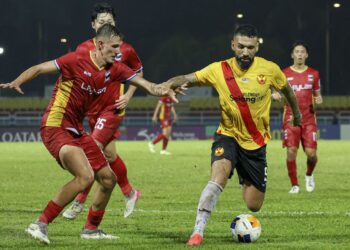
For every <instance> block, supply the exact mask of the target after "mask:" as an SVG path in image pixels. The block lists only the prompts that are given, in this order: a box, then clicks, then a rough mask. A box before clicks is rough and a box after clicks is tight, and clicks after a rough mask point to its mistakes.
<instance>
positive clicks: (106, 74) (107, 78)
mask: <svg viewBox="0 0 350 250" xmlns="http://www.w3.org/2000/svg"><path fill="white" fill-rule="evenodd" d="M110 79H111V72H110V71H106V73H105V82H107V81H108V80H110Z"/></svg>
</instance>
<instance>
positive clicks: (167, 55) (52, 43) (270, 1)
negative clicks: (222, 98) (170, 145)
mask: <svg viewBox="0 0 350 250" xmlns="http://www.w3.org/2000/svg"><path fill="white" fill-rule="evenodd" d="M95 2H96V1H91V0H85V1H78V0H70V1H68V0H61V1H52V0H51V1H50V0H34V1H23V0H0V6H1V8H0V32H1V34H2V36H1V38H0V68H1V74H0V82H8V81H11V80H12V79H13V78H14V77H16V76H17V75H18V74H19V73H20V72H22V71H23V70H24V69H26V68H27V67H29V66H31V65H34V64H37V63H40V62H43V61H47V60H51V59H55V58H57V57H59V56H60V55H62V54H64V53H67V52H68V51H71V50H74V49H75V47H76V45H77V44H79V43H80V42H82V41H85V40H87V39H89V38H91V37H92V36H93V31H92V29H91V27H90V12H91V9H92V6H93V4H94V3H95ZM107 2H109V3H110V4H112V5H113V6H114V7H115V9H116V11H117V24H118V26H119V27H120V29H121V30H122V32H123V33H124V34H125V36H126V40H127V41H128V42H129V43H131V44H132V45H133V46H134V47H135V49H136V50H137V52H138V54H139V56H140V57H141V60H142V62H143V65H144V74H145V78H147V79H149V80H151V81H154V82H162V81H164V80H166V79H168V78H170V77H172V76H175V75H178V74H185V73H190V72H193V71H195V70H198V69H201V68H203V67H204V66H206V65H208V64H209V63H211V62H213V61H219V60H222V59H226V58H228V57H231V56H232V52H231V50H230V40H231V37H232V32H233V30H234V28H235V26H236V25H238V24H240V23H251V24H254V25H255V26H257V28H258V30H259V33H260V37H261V41H262V44H261V47H260V51H259V53H258V55H259V56H262V57H264V58H266V59H269V60H272V61H274V62H276V63H278V64H279V65H280V67H281V68H284V67H286V66H289V65H290V64H291V63H292V62H291V59H290V45H291V44H292V43H293V41H295V40H305V41H306V42H307V43H308V44H309V45H310V48H311V51H310V58H309V60H308V61H307V64H308V65H310V66H312V67H314V68H316V69H318V70H319V71H320V74H321V85H322V95H323V96H324V103H323V104H322V105H320V106H319V107H318V108H317V118H318V124H319V137H320V138H321V139H350V87H349V84H348V81H349V79H348V73H347V72H348V71H349V68H350V63H349V60H348V58H349V50H348V49H347V46H346V43H345V41H349V40H350V32H348V27H349V24H350V2H349V1H345V0H339V1H336V0H334V1H333V0H308V1H302V0H284V1H279V0H265V1H259V0H251V1H244V0H231V1H223V0H221V1H210V0H192V1H186V0H178V1H161V0H154V1H151V2H149V1H126V0H118V1H107ZM56 77H57V76H44V77H39V78H38V79H36V80H34V81H32V82H31V83H29V84H27V85H26V86H25V87H24V92H25V97H19V96H18V95H17V94H16V93H14V92H11V91H9V90H0V141H37V140H40V136H39V133H38V132H39V123H40V120H41V115H42V113H43V110H44V108H45V107H46V105H47V103H48V99H49V98H50V96H51V91H52V87H53V84H54V82H55V79H56ZM215 96H216V93H214V92H213V91H212V90H211V89H210V88H194V89H191V90H190V91H189V93H188V95H187V96H185V97H182V98H181V103H179V104H177V105H176V106H175V107H176V109H177V112H178V115H179V121H178V123H177V125H176V126H175V127H174V131H173V139H175V140H178V139H205V138H210V137H211V136H212V134H213V132H214V130H215V129H216V126H217V124H218V122H219V120H220V113H219V112H218V100H217V98H216V97H215ZM157 100H158V99H157V98H154V97H150V96H145V95H144V93H143V92H142V91H137V93H136V96H135V97H134V98H133V99H132V101H131V102H130V104H129V107H128V110H127V115H126V117H125V120H124V123H123V127H122V128H121V132H122V136H121V139H122V140H144V139H149V138H150V137H152V136H153V135H154V133H155V132H156V131H157V130H158V126H153V125H152V123H151V117H152V113H153V109H154V107H155V105H156V102H157ZM281 119H282V105H281V104H280V103H273V105H272V110H271V129H272V136H273V138H274V139H279V138H280V137H281V130H280V128H281Z"/></svg>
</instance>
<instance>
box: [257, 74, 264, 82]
mask: <svg viewBox="0 0 350 250" xmlns="http://www.w3.org/2000/svg"><path fill="white" fill-rule="evenodd" d="M257 80H258V83H260V84H265V82H266V76H264V75H258V77H257Z"/></svg>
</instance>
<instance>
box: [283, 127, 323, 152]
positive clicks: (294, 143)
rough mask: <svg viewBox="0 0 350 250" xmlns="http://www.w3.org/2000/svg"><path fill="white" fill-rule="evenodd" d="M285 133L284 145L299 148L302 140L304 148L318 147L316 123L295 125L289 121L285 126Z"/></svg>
mask: <svg viewBox="0 0 350 250" xmlns="http://www.w3.org/2000/svg"><path fill="white" fill-rule="evenodd" d="M283 134H284V138H283V147H287V148H290V147H296V148H299V144H300V141H301V144H302V145H303V148H313V149H316V148H317V141H316V140H317V126H316V124H306V125H301V126H300V127H294V126H292V125H290V124H289V123H288V124H285V125H284V126H283Z"/></svg>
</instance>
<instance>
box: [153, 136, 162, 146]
mask: <svg viewBox="0 0 350 250" xmlns="http://www.w3.org/2000/svg"><path fill="white" fill-rule="evenodd" d="M163 138H164V135H163V134H158V136H157V137H156V138H155V139H154V140H153V141H152V143H153V144H157V143H158V142H159V141H160V140H162V139H163Z"/></svg>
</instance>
